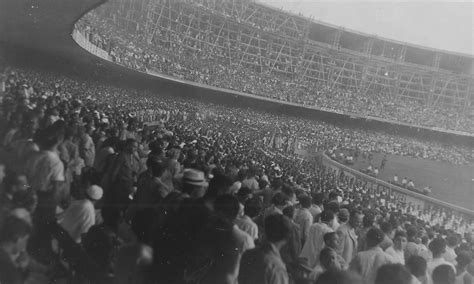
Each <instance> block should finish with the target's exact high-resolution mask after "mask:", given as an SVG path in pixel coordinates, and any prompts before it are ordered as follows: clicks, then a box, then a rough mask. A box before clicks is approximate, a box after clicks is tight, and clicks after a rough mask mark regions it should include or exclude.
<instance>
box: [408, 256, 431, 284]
mask: <svg viewBox="0 0 474 284" xmlns="http://www.w3.org/2000/svg"><path fill="white" fill-rule="evenodd" d="M405 265H406V267H407V268H408V270H409V271H410V273H411V274H413V276H415V277H416V278H421V277H424V276H425V275H426V267H427V263H426V259H424V258H423V257H422V256H419V255H412V256H410V258H408V259H407V261H406V263H405Z"/></svg>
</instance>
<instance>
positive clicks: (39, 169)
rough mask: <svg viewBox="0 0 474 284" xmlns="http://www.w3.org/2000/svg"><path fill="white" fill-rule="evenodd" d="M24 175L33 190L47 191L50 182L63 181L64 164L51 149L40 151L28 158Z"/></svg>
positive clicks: (49, 187)
mask: <svg viewBox="0 0 474 284" xmlns="http://www.w3.org/2000/svg"><path fill="white" fill-rule="evenodd" d="M26 175H27V177H28V181H29V182H30V183H31V186H32V188H33V189H34V190H39V191H44V192H46V191H49V190H50V189H51V182H53V181H64V180H65V179H64V165H63V162H62V161H61V160H60V159H59V155H58V153H56V152H53V151H42V152H39V153H37V154H35V155H34V156H33V157H31V159H29V160H28V162H27V165H26Z"/></svg>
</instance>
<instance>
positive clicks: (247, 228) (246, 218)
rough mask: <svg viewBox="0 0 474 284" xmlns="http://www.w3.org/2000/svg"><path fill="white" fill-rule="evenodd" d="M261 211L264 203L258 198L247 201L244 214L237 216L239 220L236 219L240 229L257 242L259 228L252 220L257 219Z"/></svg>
mask: <svg viewBox="0 0 474 284" xmlns="http://www.w3.org/2000/svg"><path fill="white" fill-rule="evenodd" d="M261 210H262V202H261V201H260V199H259V198H258V197H255V198H250V199H247V201H246V202H245V205H244V212H243V214H241V215H239V216H237V219H235V224H236V225H237V226H238V227H239V229H241V230H242V231H244V232H246V233H247V234H249V235H250V236H251V237H252V238H253V240H254V241H256V240H257V239H258V238H259V237H258V226H257V224H256V223H255V222H254V221H253V220H252V218H255V217H257V216H258V215H259V214H260V211H261Z"/></svg>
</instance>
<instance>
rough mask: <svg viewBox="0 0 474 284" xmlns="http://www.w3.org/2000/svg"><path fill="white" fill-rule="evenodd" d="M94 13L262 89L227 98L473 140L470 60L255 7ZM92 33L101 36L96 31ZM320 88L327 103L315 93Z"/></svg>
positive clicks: (168, 5) (132, 4)
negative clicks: (261, 99) (268, 101)
mask: <svg viewBox="0 0 474 284" xmlns="http://www.w3.org/2000/svg"><path fill="white" fill-rule="evenodd" d="M221 2H222V3H221ZM94 14H96V16H97V17H98V18H99V19H100V20H103V21H108V23H109V25H111V26H115V27H117V28H120V29H123V30H124V31H130V32H131V31H133V32H134V33H136V34H137V35H138V36H137V37H136V39H138V40H142V41H143V42H145V43H147V44H149V45H151V46H153V45H154V46H161V47H163V48H165V49H172V47H173V48H178V49H179V52H180V57H181V58H180V59H175V60H176V61H178V62H181V61H180V60H182V58H187V60H188V61H189V60H190V58H200V59H203V58H206V59H209V58H212V59H214V60H217V61H215V62H219V64H223V65H224V66H227V67H228V68H233V69H235V70H242V72H243V73H248V74H252V76H253V77H252V76H251V78H255V77H256V78H260V79H259V81H260V82H261V83H260V84H261V85H264V86H263V87H262V86H247V85H249V84H246V85H244V86H242V85H243V83H240V84H241V85H237V84H238V83H236V84H235V85H234V84H230V85H229V86H228V87H230V88H232V89H237V90H239V91H244V92H250V93H255V94H259V95H265V96H272V97H274V98H278V99H281V100H284V101H290V102H297V103H300V104H305V105H315V106H319V107H322V108H323V109H326V110H330V111H336V112H344V113H355V114H359V115H362V116H363V117H366V118H369V119H384V120H390V121H395V122H402V123H408V124H411V125H416V126H427V127H430V128H434V129H442V130H451V131H457V132H458V133H464V134H469V133H472V132H473V131H472V130H473V129H472V123H470V122H471V121H472V119H473V118H472V113H473V106H474V104H473V100H474V99H473V93H474V91H473V75H474V74H473V72H474V67H473V66H474V64H473V62H474V58H473V57H472V56H469V55H463V54H457V53H452V52H446V51H441V50H434V49H430V48H423V47H420V46H415V45H411V44H408V43H401V42H397V41H395V40H388V39H383V38H378V37H374V36H370V35H366V34H362V33H358V32H355V31H350V30H347V29H342V28H338V27H334V26H331V25H328V24H324V23H320V22H316V21H313V20H312V19H307V18H303V17H301V16H297V15H293V14H289V13H286V12H283V11H279V10H276V9H273V8H271V7H267V6H264V5H261V4H258V3H255V2H253V1H220V2H219V3H217V2H216V1H151V2H148V1H121V0H119V1H111V2H109V3H108V4H106V5H105V6H104V7H102V8H99V9H97V10H96V11H94ZM86 19H87V17H86ZM95 20H97V18H96V19H95ZM96 28H98V29H97V32H98V33H97V34H99V35H100V34H101V28H100V25H99V26H98V27H96ZM109 32H111V33H109V34H108V35H107V37H108V38H114V37H120V33H119V32H117V30H115V31H114V29H113V28H112V27H110V26H109ZM121 40H122V41H124V42H127V41H130V39H126V38H122V39H121ZM104 44H106V43H105V42H104ZM110 44H111V43H110V42H109V43H107V45H108V46H109V45H110ZM113 44H115V45H117V44H121V43H117V42H114V43H113ZM145 46H146V44H145V45H143V47H145ZM109 48H111V47H110V46H109ZM131 52H132V53H133V52H136V50H135V51H131ZM159 52H160V51H156V52H155V53H159ZM137 57H138V58H140V56H138V55H137V56H135V58H137ZM140 60H141V61H142V63H136V61H135V62H134V63H133V64H136V66H135V67H138V68H139V69H145V68H150V69H151V68H156V66H154V65H156V64H153V59H148V58H147V59H144V58H141V59H140ZM145 61H146V63H145ZM127 64H128V63H127ZM180 65H182V67H183V68H186V67H187V66H186V67H185V65H184V64H180ZM158 68H159V69H162V67H158ZM191 68H192V67H191ZM242 68H243V69H242ZM159 71H162V72H163V71H164V72H166V71H165V70H159ZM212 71H214V72H216V71H215V70H212ZM178 73H179V72H176V74H175V75H177V76H180V74H178ZM181 73H183V72H181ZM236 76H239V75H238V74H236ZM195 77H197V76H196V75H195ZM201 77H202V76H201ZM251 78H243V79H242V80H245V79H246V80H251ZM271 78H278V81H272V79H271ZM191 79H192V78H191ZM194 79H195V80H198V81H200V80H201V79H200V78H199V77H198V78H194ZM209 83H210V84H211V85H219V82H209ZM270 83H271V84H273V86H271V87H269V86H265V84H267V85H270ZM275 85H276V86H275ZM321 89H322V90H324V91H326V92H327V93H328V95H327V96H326V97H325V94H324V93H325V92H324V91H322V92H321V93H323V94H320V93H319V92H318V91H315V90H321ZM335 89H336V90H337V91H336V90H335ZM315 93H317V94H315ZM342 101H346V102H347V103H343V102H342Z"/></svg>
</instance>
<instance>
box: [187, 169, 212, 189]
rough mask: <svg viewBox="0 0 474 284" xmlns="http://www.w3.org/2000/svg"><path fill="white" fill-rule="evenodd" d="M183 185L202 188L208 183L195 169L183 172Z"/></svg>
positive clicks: (201, 173)
mask: <svg viewBox="0 0 474 284" xmlns="http://www.w3.org/2000/svg"><path fill="white" fill-rule="evenodd" d="M183 183H187V184H192V185H197V186H204V187H206V186H208V183H207V182H206V180H205V178H204V172H202V171H198V170H195V169H185V170H184V174H183Z"/></svg>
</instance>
